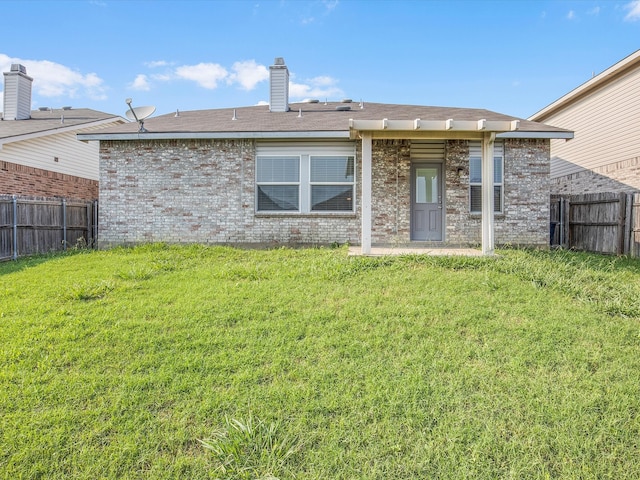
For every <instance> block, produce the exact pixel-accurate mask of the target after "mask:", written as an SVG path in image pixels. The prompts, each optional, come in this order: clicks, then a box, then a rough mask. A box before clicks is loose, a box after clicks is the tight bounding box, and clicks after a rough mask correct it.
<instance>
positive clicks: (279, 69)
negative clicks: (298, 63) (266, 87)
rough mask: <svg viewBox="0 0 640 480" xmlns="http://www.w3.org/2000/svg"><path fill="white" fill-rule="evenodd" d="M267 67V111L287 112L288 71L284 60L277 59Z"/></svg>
mask: <svg viewBox="0 0 640 480" xmlns="http://www.w3.org/2000/svg"><path fill="white" fill-rule="evenodd" d="M273 63H274V64H273V65H271V66H270V67H269V81H270V91H269V111H270V112H288V111H289V69H288V68H287V66H286V65H285V64H284V58H282V57H278V58H276V59H275V61H274V62H273Z"/></svg>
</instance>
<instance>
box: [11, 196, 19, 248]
mask: <svg viewBox="0 0 640 480" xmlns="http://www.w3.org/2000/svg"><path fill="white" fill-rule="evenodd" d="M12 200H13V201H12V204H13V259H14V260H17V259H18V197H17V196H15V195H14V196H13V198H12Z"/></svg>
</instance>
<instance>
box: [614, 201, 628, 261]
mask: <svg viewBox="0 0 640 480" xmlns="http://www.w3.org/2000/svg"><path fill="white" fill-rule="evenodd" d="M618 200H619V204H618V239H617V242H616V243H617V245H616V255H624V244H625V241H624V239H625V237H626V235H625V227H626V218H625V217H626V214H627V201H626V200H627V194H626V193H620V194H619V195H618Z"/></svg>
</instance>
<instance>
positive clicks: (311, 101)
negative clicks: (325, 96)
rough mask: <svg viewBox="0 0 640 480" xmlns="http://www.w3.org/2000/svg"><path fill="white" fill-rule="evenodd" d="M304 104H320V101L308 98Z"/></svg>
mask: <svg viewBox="0 0 640 480" xmlns="http://www.w3.org/2000/svg"><path fill="white" fill-rule="evenodd" d="M304 103H320V100H318V99H317V98H308V99H306V100H305V101H304Z"/></svg>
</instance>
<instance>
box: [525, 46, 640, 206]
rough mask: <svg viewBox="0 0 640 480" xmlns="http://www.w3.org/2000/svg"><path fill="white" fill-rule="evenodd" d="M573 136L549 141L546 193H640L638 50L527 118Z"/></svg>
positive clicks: (639, 63)
mask: <svg viewBox="0 0 640 480" xmlns="http://www.w3.org/2000/svg"><path fill="white" fill-rule="evenodd" d="M529 120H532V121H535V122H544V123H545V124H548V125H553V126H556V127H560V128H565V129H569V130H573V131H574V132H575V138H574V139H573V140H571V141H570V142H566V141H564V140H557V139H556V140H551V192H552V193H554V194H567V195H573V194H583V193H600V192H616V193H622V192H638V191H640V50H638V51H636V52H634V53H633V54H631V55H629V56H628V57H626V58H624V59H623V60H621V61H619V62H618V63H616V64H615V65H613V66H612V67H610V68H608V69H606V70H605V71H604V72H602V73H600V74H598V75H595V76H594V77H593V78H591V79H590V80H589V81H587V82H585V83H584V84H582V85H580V86H579V87H577V88H576V89H574V90H572V91H571V92H569V93H567V94H566V95H564V96H563V97H561V98H559V99H558V100H556V101H555V102H553V103H551V104H550V105H548V106H547V107H545V108H543V109H542V110H540V111H539V112H537V113H535V114H534V115H532V116H531V117H530V118H529Z"/></svg>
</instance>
